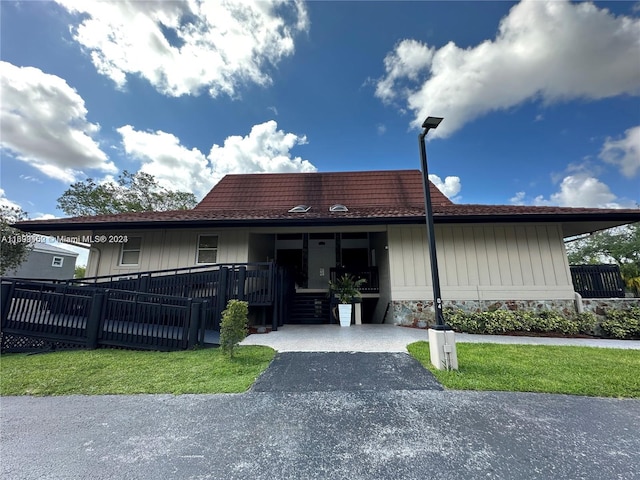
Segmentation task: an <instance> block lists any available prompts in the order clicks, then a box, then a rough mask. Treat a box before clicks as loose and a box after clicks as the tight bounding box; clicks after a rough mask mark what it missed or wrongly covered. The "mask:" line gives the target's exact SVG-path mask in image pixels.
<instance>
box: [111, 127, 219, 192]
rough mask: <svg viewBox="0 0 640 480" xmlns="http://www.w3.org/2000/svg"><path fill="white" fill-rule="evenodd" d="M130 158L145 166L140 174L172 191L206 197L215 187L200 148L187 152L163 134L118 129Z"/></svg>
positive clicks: (178, 143)
mask: <svg viewBox="0 0 640 480" xmlns="http://www.w3.org/2000/svg"><path fill="white" fill-rule="evenodd" d="M118 133H120V135H122V144H123V146H124V150H125V152H126V153H127V155H130V156H131V157H133V158H135V159H137V160H140V161H141V162H142V167H141V168H140V170H141V171H143V172H146V173H149V174H151V175H153V176H155V177H156V180H158V182H159V183H160V184H161V185H163V186H165V187H167V188H171V189H173V190H176V189H177V190H184V191H187V192H193V193H194V194H195V195H196V196H201V195H204V193H206V192H207V191H208V190H209V188H210V187H211V185H212V172H211V169H210V166H209V162H207V159H206V157H205V156H204V155H203V154H202V152H200V150H198V149H197V148H192V149H188V148H187V147H185V146H183V145H181V144H180V139H179V138H178V137H176V136H175V135H172V134H171V133H166V132H163V131H161V130H158V131H156V132H141V131H138V130H135V129H134V128H133V127H132V126H131V125H125V126H123V127H120V128H118Z"/></svg>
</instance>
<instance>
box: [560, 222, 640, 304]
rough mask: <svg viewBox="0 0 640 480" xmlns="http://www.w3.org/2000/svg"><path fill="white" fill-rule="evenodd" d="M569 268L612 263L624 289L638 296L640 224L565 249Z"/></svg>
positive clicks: (603, 233)
mask: <svg viewBox="0 0 640 480" xmlns="http://www.w3.org/2000/svg"><path fill="white" fill-rule="evenodd" d="M567 253H568V257H569V263H570V264H572V265H580V264H597V263H607V262H608V263H612V262H613V263H615V264H616V265H618V266H619V267H620V273H621V274H622V278H623V279H624V281H625V284H626V285H627V287H628V288H629V289H630V290H632V291H634V292H635V293H636V294H638V293H640V223H633V224H631V225H627V226H624V227H617V228H611V229H609V230H605V231H603V232H598V233H594V234H593V235H591V236H590V237H588V238H585V239H582V240H578V241H576V242H574V243H571V244H569V245H568V247H567Z"/></svg>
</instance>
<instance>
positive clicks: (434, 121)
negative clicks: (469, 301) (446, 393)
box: [418, 117, 447, 330]
mask: <svg viewBox="0 0 640 480" xmlns="http://www.w3.org/2000/svg"><path fill="white" fill-rule="evenodd" d="M441 121H442V118H441V117H427V119H426V120H425V121H424V123H423V124H422V128H424V131H423V132H422V133H421V134H420V135H418V141H419V143H420V161H421V162H422V181H423V184H424V210H425V217H426V222H427V241H428V242H429V258H430V260H431V285H432V286H433V309H434V312H435V320H436V325H435V327H434V328H435V329H436V330H446V328H447V327H446V324H445V322H444V315H443V314H442V295H441V293H440V276H439V274H438V257H437V255H436V235H435V231H434V229H433V206H432V204H431V189H430V188H429V169H428V167H427V147H426V146H425V139H424V137H426V136H427V133H428V132H429V130H431V129H436V128H438V125H440V122H441Z"/></svg>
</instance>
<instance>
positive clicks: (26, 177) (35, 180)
mask: <svg viewBox="0 0 640 480" xmlns="http://www.w3.org/2000/svg"><path fill="white" fill-rule="evenodd" d="M18 178H20V180H25V181H27V182H33V183H42V180H40V179H39V178H37V177H32V176H31V175H24V174H22V173H21V174H20V175H18Z"/></svg>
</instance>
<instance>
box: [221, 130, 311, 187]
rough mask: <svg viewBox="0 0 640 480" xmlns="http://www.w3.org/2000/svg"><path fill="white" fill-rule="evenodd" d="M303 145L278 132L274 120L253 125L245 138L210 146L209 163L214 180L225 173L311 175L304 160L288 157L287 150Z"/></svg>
mask: <svg viewBox="0 0 640 480" xmlns="http://www.w3.org/2000/svg"><path fill="white" fill-rule="evenodd" d="M306 143H307V137H306V136H304V135H302V136H300V135H296V134H295V133H285V132H284V131H282V130H278V124H277V123H276V122H275V121H274V120H269V121H268V122H265V123H261V124H259V125H254V126H253V128H251V132H250V133H249V135H246V136H244V137H241V136H236V135H234V136H231V137H227V139H226V140H225V141H224V145H222V146H220V145H213V147H211V151H210V152H209V156H208V158H209V160H210V161H211V163H212V166H213V169H214V171H215V172H216V175H217V176H218V178H222V176H224V175H225V174H227V173H261V172H265V173H283V172H315V171H316V170H317V169H316V167H315V166H314V165H313V164H312V163H311V162H309V161H308V160H303V159H302V158H300V157H293V158H292V157H291V153H290V150H291V149H292V148H293V147H295V146H296V145H304V144H306Z"/></svg>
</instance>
